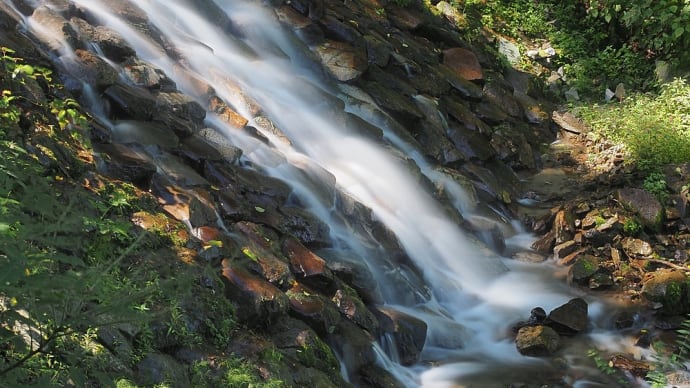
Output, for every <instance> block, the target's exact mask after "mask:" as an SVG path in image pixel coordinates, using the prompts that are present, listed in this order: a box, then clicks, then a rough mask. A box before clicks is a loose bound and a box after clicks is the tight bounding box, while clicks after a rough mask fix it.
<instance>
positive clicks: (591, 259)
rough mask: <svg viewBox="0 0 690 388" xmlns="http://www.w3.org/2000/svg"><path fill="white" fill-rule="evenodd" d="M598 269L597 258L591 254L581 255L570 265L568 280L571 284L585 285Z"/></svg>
mask: <svg viewBox="0 0 690 388" xmlns="http://www.w3.org/2000/svg"><path fill="white" fill-rule="evenodd" d="M597 271H599V259H598V258H596V257H595V256H592V255H582V256H580V257H579V258H578V259H577V260H576V261H575V264H573V265H572V266H571V267H570V270H569V271H568V282H569V283H571V284H579V285H587V284H589V280H590V278H591V277H592V276H594V274H595V273H597Z"/></svg>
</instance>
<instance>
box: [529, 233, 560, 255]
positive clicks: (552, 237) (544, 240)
mask: <svg viewBox="0 0 690 388" xmlns="http://www.w3.org/2000/svg"><path fill="white" fill-rule="evenodd" d="M555 245H556V232H554V231H550V232H548V233H546V234H545V235H543V236H542V237H541V238H539V239H538V240H537V241H535V242H533V243H532V245H531V248H532V249H534V250H535V251H537V252H539V253H541V254H545V255H549V254H551V253H552V252H553V248H554V246H555Z"/></svg>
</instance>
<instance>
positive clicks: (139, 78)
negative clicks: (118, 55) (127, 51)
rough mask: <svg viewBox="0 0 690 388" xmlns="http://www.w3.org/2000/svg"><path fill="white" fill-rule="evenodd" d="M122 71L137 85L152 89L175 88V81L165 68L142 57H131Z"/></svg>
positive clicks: (170, 90)
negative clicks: (169, 76) (164, 70)
mask: <svg viewBox="0 0 690 388" xmlns="http://www.w3.org/2000/svg"><path fill="white" fill-rule="evenodd" d="M122 72H123V74H124V75H125V77H127V79H128V80H129V81H130V82H131V83H132V84H133V85H135V86H139V87H143V88H146V89H149V90H152V91H153V90H162V91H166V92H172V91H174V90H175V82H174V81H173V80H171V79H170V78H168V76H167V75H166V74H165V73H164V72H163V70H161V69H159V68H158V67H156V66H154V65H152V64H150V63H148V62H145V61H142V60H141V59H138V58H131V59H129V60H128V61H127V62H125V63H123V64H122Z"/></svg>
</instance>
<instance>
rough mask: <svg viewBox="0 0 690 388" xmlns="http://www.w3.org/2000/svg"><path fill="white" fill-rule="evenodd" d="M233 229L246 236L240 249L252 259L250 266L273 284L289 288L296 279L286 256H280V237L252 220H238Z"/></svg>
mask: <svg viewBox="0 0 690 388" xmlns="http://www.w3.org/2000/svg"><path fill="white" fill-rule="evenodd" d="M233 229H234V230H236V231H237V233H238V234H239V235H240V236H243V237H245V238H244V239H243V241H242V242H241V243H239V244H238V245H239V249H240V251H241V252H242V253H243V254H244V256H245V258H247V259H249V260H251V261H252V264H253V265H251V266H250V268H252V269H253V270H254V272H256V273H258V274H261V276H263V278H264V279H266V280H268V281H269V282H271V284H273V285H275V286H277V287H281V288H283V289H285V288H287V287H288V285H289V284H291V283H292V282H293V281H294V276H293V275H292V273H291V272H290V266H289V265H288V263H287V262H286V260H285V258H283V257H282V256H279V254H278V252H279V248H278V244H277V240H278V237H277V236H275V235H273V234H272V233H271V230H270V229H269V228H266V227H263V226H261V225H257V224H254V223H251V222H238V223H236V224H235V225H233Z"/></svg>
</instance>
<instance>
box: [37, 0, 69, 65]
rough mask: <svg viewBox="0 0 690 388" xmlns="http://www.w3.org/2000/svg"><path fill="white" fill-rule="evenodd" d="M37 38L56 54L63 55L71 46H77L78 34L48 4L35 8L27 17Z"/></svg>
mask: <svg viewBox="0 0 690 388" xmlns="http://www.w3.org/2000/svg"><path fill="white" fill-rule="evenodd" d="M28 23H29V26H32V25H36V26H38V28H31V31H32V32H33V33H34V34H35V36H36V38H37V40H38V41H39V42H40V43H41V44H42V45H43V46H45V47H47V48H48V49H49V50H50V51H52V52H53V53H54V54H56V55H63V54H65V53H66V52H67V51H68V50H70V49H71V48H72V47H79V46H78V45H77V42H78V34H77V32H76V31H75V30H74V28H73V27H72V25H70V23H69V22H68V21H67V20H65V18H63V17H62V16H61V15H60V14H59V13H57V12H56V11H54V10H53V9H51V8H49V7H48V6H40V7H38V8H36V9H35V10H34V12H33V14H32V15H31V17H30V18H29V19H28Z"/></svg>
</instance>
